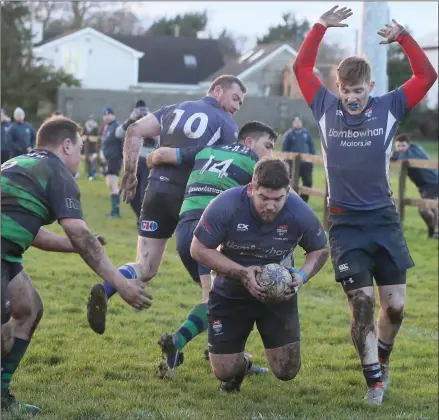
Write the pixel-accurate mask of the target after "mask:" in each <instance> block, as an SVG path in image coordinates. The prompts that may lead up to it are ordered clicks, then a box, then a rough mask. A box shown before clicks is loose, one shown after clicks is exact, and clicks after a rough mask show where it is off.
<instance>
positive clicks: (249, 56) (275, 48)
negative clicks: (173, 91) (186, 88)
mask: <svg viewBox="0 0 439 420" xmlns="http://www.w3.org/2000/svg"><path fill="white" fill-rule="evenodd" d="M283 51H288V52H289V53H291V55H292V56H293V57H296V56H297V51H296V50H295V49H294V48H293V47H291V46H290V45H288V44H286V43H285V42H283V41H279V42H273V43H270V44H261V45H257V46H256V47H254V48H252V49H251V50H249V51H247V52H245V53H244V54H242V55H241V57H239V58H237V59H236V60H235V61H231V62H229V63H227V64H226V65H225V66H224V67H222V68H221V69H219V70H218V71H216V72H215V73H213V74H211V75H209V77H208V78H206V79H205V80H204V82H207V81H211V80H214V79H215V78H216V77H218V76H220V75H222V74H232V75H234V76H237V77H240V78H243V77H246V76H248V75H249V74H250V73H253V72H254V71H256V70H257V69H258V68H260V67H261V66H263V65H264V64H266V63H267V62H269V61H270V60H271V59H273V58H274V57H276V56H277V55H278V54H280V53H282V52H283ZM316 71H317V72H318V70H317V69H316Z"/></svg>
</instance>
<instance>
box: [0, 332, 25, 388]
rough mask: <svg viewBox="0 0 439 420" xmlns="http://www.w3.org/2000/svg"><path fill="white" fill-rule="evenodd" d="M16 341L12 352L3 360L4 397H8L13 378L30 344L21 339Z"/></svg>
mask: <svg viewBox="0 0 439 420" xmlns="http://www.w3.org/2000/svg"><path fill="white" fill-rule="evenodd" d="M14 340H15V341H14V345H13V346H12V349H11V351H10V352H9V353H8V354H7V355H6V356H4V357H2V359H1V363H2V373H1V378H2V395H7V391H8V389H9V383H10V382H11V379H12V376H13V375H14V373H15V371H16V370H17V368H18V365H19V364H20V361H21V359H22V358H23V356H24V353H26V350H27V346H28V345H29V342H30V341H29V340H22V339H21V338H15V339H14Z"/></svg>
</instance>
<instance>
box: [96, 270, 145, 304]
mask: <svg viewBox="0 0 439 420" xmlns="http://www.w3.org/2000/svg"><path fill="white" fill-rule="evenodd" d="M118 270H119V273H120V274H122V275H123V276H124V277H126V278H127V279H130V280H131V279H137V273H136V270H134V268H133V267H132V266H130V265H128V264H125V265H122V266H120V267H119V268H118ZM102 285H103V286H104V289H105V293H106V294H107V298H108V299H110V298H111V296H113V295H114V294H116V293H117V290H116V289H115V288H114V287H113V286H111V285H110V284H109V283H107V282H106V281H104V282H102Z"/></svg>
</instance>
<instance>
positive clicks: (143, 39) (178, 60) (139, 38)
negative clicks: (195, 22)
mask: <svg viewBox="0 0 439 420" xmlns="http://www.w3.org/2000/svg"><path fill="white" fill-rule="evenodd" d="M87 29H91V28H87ZM92 30H93V31H94V32H96V33H98V34H102V33H101V32H99V31H95V30H94V29H92ZM80 31H81V30H80ZM77 32H79V31H74V32H69V33H67V34H65V33H63V34H60V33H55V32H46V33H45V34H44V36H43V41H42V42H41V43H40V44H38V45H44V44H47V43H49V42H54V41H56V40H59V39H61V38H63V37H65V36H69V35H71V34H72V33H77ZM102 35H103V36H106V37H108V38H111V39H112V40H114V41H117V42H118V43H120V44H122V45H124V46H126V47H128V48H130V49H132V50H135V51H140V52H142V53H143V57H142V58H140V60H139V78H138V81H139V83H166V84H188V85H192V84H197V83H198V82H200V81H202V80H203V79H205V78H206V77H207V76H208V75H209V74H212V73H213V72H215V71H216V70H218V69H219V68H221V67H223V66H224V60H223V56H222V53H221V50H220V46H219V43H218V41H217V40H214V39H199V38H195V37H186V36H180V37H173V36H154V35H150V34H145V35H136V36H135V35H120V34H102ZM185 56H186V58H185ZM185 60H186V61H187V64H185Z"/></svg>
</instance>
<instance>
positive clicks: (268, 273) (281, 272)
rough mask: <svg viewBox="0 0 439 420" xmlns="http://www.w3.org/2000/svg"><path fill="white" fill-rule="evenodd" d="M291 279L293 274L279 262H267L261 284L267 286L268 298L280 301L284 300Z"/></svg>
mask: <svg viewBox="0 0 439 420" xmlns="http://www.w3.org/2000/svg"><path fill="white" fill-rule="evenodd" d="M290 281H291V274H290V272H289V271H288V269H286V268H285V267H282V266H281V265H279V264H267V265H265V266H264V267H262V273H261V275H260V277H259V284H260V285H261V286H262V287H263V288H265V290H266V294H267V300H269V301H276V302H279V301H281V300H283V298H284V293H285V289H286V287H287V283H288V282H290Z"/></svg>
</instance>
